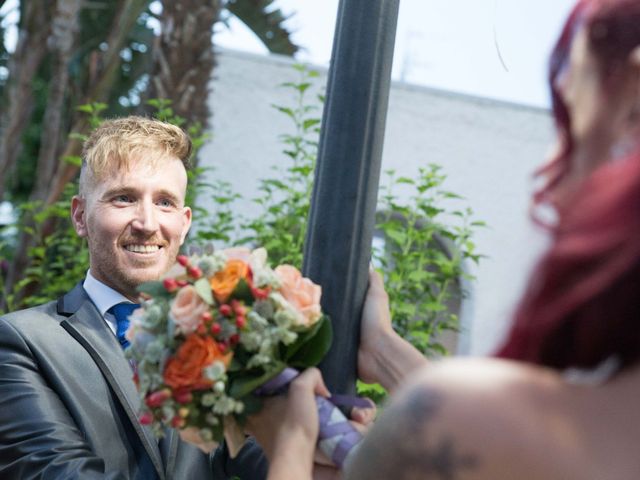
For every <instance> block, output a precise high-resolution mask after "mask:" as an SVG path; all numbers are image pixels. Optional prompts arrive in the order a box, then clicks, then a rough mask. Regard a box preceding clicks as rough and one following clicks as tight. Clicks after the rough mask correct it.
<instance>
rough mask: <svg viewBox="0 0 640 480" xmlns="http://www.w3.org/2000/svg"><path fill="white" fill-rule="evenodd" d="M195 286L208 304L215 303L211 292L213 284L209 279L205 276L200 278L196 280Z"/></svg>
mask: <svg viewBox="0 0 640 480" xmlns="http://www.w3.org/2000/svg"><path fill="white" fill-rule="evenodd" d="M193 286H194V287H195V289H196V292H197V293H198V295H199V296H200V298H202V300H204V302H205V303H206V304H207V305H213V304H214V300H213V294H212V293H211V284H210V283H209V280H207V279H206V278H204V277H203V278H199V279H198V280H196V281H195V283H194V284H193Z"/></svg>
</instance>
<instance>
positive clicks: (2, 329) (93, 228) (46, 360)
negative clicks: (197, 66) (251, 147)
mask: <svg viewBox="0 0 640 480" xmlns="http://www.w3.org/2000/svg"><path fill="white" fill-rule="evenodd" d="M190 155H191V141H190V140H189V138H188V136H187V135H186V134H185V133H184V132H183V131H182V130H181V129H180V128H178V127H175V126H173V125H170V124H166V123H163V122H160V121H157V120H152V119H146V118H141V117H128V118H123V119H117V120H110V121H106V122H104V123H103V124H102V125H101V126H100V127H99V128H98V129H96V130H95V131H94V133H92V135H91V136H90V138H89V139H88V140H87V142H86V143H85V147H84V151H83V166H82V170H81V174H80V183H79V194H78V195H77V196H76V197H74V198H73V201H72V212H71V214H72V220H73V224H74V226H75V229H76V232H77V233H78V235H80V236H82V237H85V238H86V239H87V242H88V246H89V255H90V268H89V271H88V272H87V276H86V278H85V279H84V281H83V282H81V283H79V284H78V285H77V286H76V287H75V288H74V289H73V290H72V291H71V292H69V293H68V294H66V295H65V296H63V297H61V298H60V299H58V300H57V301H54V302H50V303H47V304H45V305H41V306H39V307H35V308H31V309H27V310H22V311H18V312H14V313H11V314H8V315H6V316H4V317H1V318H0V478H2V479H31V478H44V479H75V478H78V479H90V478H101V479H102V478H108V479H145V480H147V479H165V478H166V479H170V478H176V479H192V478H229V477H233V476H238V477H240V478H241V479H242V480H248V479H252V478H263V477H265V476H266V468H267V467H266V461H265V460H264V457H263V456H262V453H261V451H260V449H259V447H258V446H257V444H254V443H253V442H248V443H247V445H245V446H244V447H243V449H242V450H241V452H240V454H239V456H238V457H236V459H235V460H233V461H231V460H230V459H229V458H228V456H227V454H226V452H225V451H224V450H223V449H219V450H218V451H217V452H216V454H215V455H211V456H208V455H205V454H204V453H202V452H201V451H200V450H199V449H197V448H196V447H194V446H193V445H190V444H188V443H185V442H183V441H182V440H181V439H180V438H179V435H178V434H177V432H175V431H171V430H168V431H167V435H166V436H165V437H164V438H163V439H162V440H161V441H159V442H158V440H157V439H156V438H155V437H154V436H153V434H152V433H151V431H150V430H149V429H148V428H147V427H145V426H143V425H141V424H140V422H139V421H138V418H137V411H138V407H139V404H140V398H139V395H138V393H137V391H136V387H135V385H134V382H133V379H132V370H131V366H130V365H129V363H128V361H127V360H126V358H125V356H124V353H123V350H122V347H121V343H124V342H126V340H125V339H124V338H123V336H124V335H123V333H124V327H123V324H122V323H121V322H120V318H119V315H118V314H117V307H116V309H115V310H114V307H115V306H116V305H122V304H125V305H126V304H131V303H134V302H135V301H136V297H137V293H136V288H137V286H138V285H140V284H141V283H142V282H145V281H149V280H156V279H158V278H160V277H161V276H162V275H163V274H164V273H165V272H166V271H167V270H168V269H169V268H170V267H171V266H172V265H173V263H174V261H175V258H176V255H177V253H178V249H179V248H180V245H182V243H183V241H184V239H185V237H186V235H187V232H188V230H189V227H190V225H191V209H190V208H189V207H188V206H185V194H186V187H187V168H188V160H189V157H190ZM119 340H120V341H119Z"/></svg>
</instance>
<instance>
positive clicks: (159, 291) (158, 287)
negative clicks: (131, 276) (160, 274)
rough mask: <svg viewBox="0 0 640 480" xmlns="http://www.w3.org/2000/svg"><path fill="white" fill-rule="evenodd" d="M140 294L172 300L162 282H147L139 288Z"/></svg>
mask: <svg viewBox="0 0 640 480" xmlns="http://www.w3.org/2000/svg"><path fill="white" fill-rule="evenodd" d="M138 292H140V293H146V294H147V295H150V296H152V297H154V298H155V297H162V298H170V297H171V294H170V293H169V292H167V290H166V288H164V285H163V284H162V282H158V281H154V282H145V283H143V284H142V285H140V286H139V287H138Z"/></svg>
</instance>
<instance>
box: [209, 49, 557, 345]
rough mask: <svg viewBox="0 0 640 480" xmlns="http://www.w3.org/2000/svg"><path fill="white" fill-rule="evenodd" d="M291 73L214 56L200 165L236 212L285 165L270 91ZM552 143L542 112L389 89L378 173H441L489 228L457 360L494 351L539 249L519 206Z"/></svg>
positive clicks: (278, 61) (251, 59)
mask: <svg viewBox="0 0 640 480" xmlns="http://www.w3.org/2000/svg"><path fill="white" fill-rule="evenodd" d="M291 64H292V62H291V60H289V59H288V58H284V57H278V56H270V57H264V56H257V55H252V54H246V53H239V52H232V51H222V52H220V56H219V65H218V68H217V69H216V75H215V79H214V81H213V82H212V94H211V95H210V98H209V99H208V101H209V104H210V107H211V110H212V112H213V119H212V131H213V139H212V141H210V142H209V143H208V144H207V145H205V147H204V148H203V151H202V154H201V162H202V163H203V164H205V165H212V166H215V169H216V170H215V175H216V176H217V177H218V178H221V179H225V180H228V181H229V182H231V183H232V184H233V185H234V189H235V190H236V191H238V192H240V193H241V194H242V195H243V196H244V198H245V199H244V200H243V201H242V202H239V203H238V204H237V208H238V210H239V211H244V212H254V214H256V215H257V214H258V213H259V210H257V209H256V206H255V205H254V204H252V203H251V201H250V199H251V198H253V197H255V192H256V186H257V180H258V179H259V178H261V177H265V176H267V175H269V172H270V167H271V166H272V165H274V164H276V163H278V162H286V157H285V156H284V155H283V154H282V153H281V145H280V143H279V142H278V135H280V134H282V133H285V132H292V124H291V122H290V120H288V119H287V118H286V116H284V115H282V114H280V113H278V112H276V111H275V110H274V109H273V108H272V107H271V105H272V104H278V105H287V104H291V102H292V95H291V93H290V91H288V90H287V89H284V88H282V87H278V85H279V84H281V83H283V82H286V81H296V80H297V79H298V76H297V75H298V74H297V72H296V71H295V70H294V69H293V68H292V66H291ZM320 72H321V76H320V78H319V80H318V84H319V85H324V84H325V83H326V72H325V71H323V70H320ZM320 113H321V112H318V115H320ZM551 138H552V133H551V121H550V118H549V115H548V112H546V111H544V110H539V109H533V108H530V107H522V106H517V105H512V104H506V103H499V102H495V101H489V100H483V99H478V98H473V97H468V96H462V95H456V94H452V93H446V92H442V91H437V90H432V89H427V88H422V87H412V86H409V85H405V84H398V83H396V84H394V85H393V87H392V92H391V96H390V100H389V113H388V118H387V132H386V137H385V147H384V157H383V169H388V168H393V169H395V170H396V171H397V172H398V174H399V175H406V176H411V175H415V173H416V172H417V169H418V166H420V165H426V164H427V163H431V162H433V163H438V164H440V165H442V166H443V169H444V172H445V173H446V174H447V176H448V179H447V182H446V184H445V187H446V188H447V189H449V190H452V191H454V192H456V193H459V194H461V195H464V196H465V197H466V198H467V200H468V202H467V203H468V205H470V206H471V207H472V208H473V210H474V211H475V216H476V217H477V218H478V219H482V220H484V221H486V222H487V223H488V224H489V228H486V229H483V230H482V231H479V232H478V234H477V235H476V238H475V240H476V243H477V244H478V250H479V251H480V252H481V253H483V254H485V255H487V257H488V258H485V259H484V260H483V261H482V262H481V264H480V266H479V267H478V268H476V267H475V266H474V265H470V266H469V269H470V271H471V273H473V274H474V275H475V276H476V281H475V282H474V283H473V285H472V288H471V295H470V296H469V298H468V299H467V300H466V301H465V302H464V307H463V308H464V311H463V313H464V315H463V323H464V332H463V335H462V338H461V342H460V350H461V353H472V354H485V353H489V352H491V351H492V350H493V349H494V348H495V346H496V345H497V343H498V342H499V341H500V339H501V337H502V335H503V333H504V330H505V328H506V326H507V325H508V321H509V317H510V314H511V311H512V308H513V305H514V302H515V301H516V300H517V298H518V296H519V294H520V292H521V290H522V287H523V285H524V281H525V279H526V275H527V272H528V271H529V270H530V267H531V265H532V263H533V261H534V259H535V258H536V256H537V255H538V253H539V251H540V250H541V247H542V245H543V244H544V235H543V234H542V233H541V232H539V231H537V230H536V229H535V228H534V227H533V226H532V225H531V222H530V220H529V218H528V215H527V207H528V201H529V192H530V190H531V173H532V172H533V170H534V168H535V166H536V165H537V164H539V163H540V162H541V161H542V160H543V159H544V155H545V152H546V149H547V145H548V144H549V143H550V140H551Z"/></svg>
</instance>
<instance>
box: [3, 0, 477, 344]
mask: <svg viewBox="0 0 640 480" xmlns="http://www.w3.org/2000/svg"><path fill="white" fill-rule="evenodd" d="M54 3H55V2H54ZM116 3H117V4H118V5H116ZM271 3H272V2H270V1H263V2H256V1H246V2H242V1H240V0H237V1H235V2H232V1H230V2H227V3H224V4H218V3H217V2H204V1H202V2H196V1H184V2H157V1H156V2H149V1H137V2H136V1H133V0H132V1H125V0H121V1H119V2H99V1H97V2H91V3H90V4H86V5H89V6H85V7H84V8H81V7H80V5H81V3H79V2H75V3H74V2H72V1H62V0H58V2H57V3H55V8H54V4H53V3H51V2H49V3H47V4H46V5H47V6H48V7H47V8H49V9H50V10H49V14H50V15H49V16H48V17H47V18H41V16H40V14H41V13H42V11H38V12H35V11H34V10H33V9H37V7H40V8H44V6H43V4H42V3H39V2H37V1H34V0H32V1H29V2H27V1H23V2H21V3H20V9H21V27H23V28H22V29H21V42H23V44H31V46H32V47H33V42H34V38H35V37H37V36H38V35H39V32H40V31H39V30H37V28H45V30H46V31H49V32H50V36H49V38H54V40H55V38H57V37H56V36H55V35H54V34H53V33H52V32H54V31H55V30H56V28H58V30H59V29H60V28H61V27H60V25H62V26H66V28H67V31H66V33H67V43H65V42H64V39H63V40H60V44H59V45H58V46H55V41H53V42H50V43H52V44H53V46H52V45H50V46H49V51H48V52H44V53H43V52H40V54H41V57H38V58H36V59H33V58H32V56H33V52H31V51H28V50H23V47H21V45H23V44H20V42H19V46H18V48H17V49H16V51H15V52H14V53H13V54H10V53H8V52H6V50H0V66H2V65H6V66H7V68H8V72H9V74H8V76H7V77H6V78H5V79H4V80H3V81H2V83H0V89H1V90H0V95H2V97H1V98H2V102H3V103H2V112H3V115H2V124H1V125H2V130H1V131H0V133H1V135H0V168H2V169H3V171H4V172H5V173H6V172H12V173H11V174H9V175H6V174H3V180H4V184H3V186H2V187H0V193H2V195H3V196H4V198H5V199H7V200H9V201H11V202H12V203H13V204H14V205H16V207H17V208H18V211H19V214H20V215H19V219H18V222H17V224H16V225H14V226H11V227H10V228H9V229H4V231H3V234H2V236H1V237H0V253H1V254H2V275H0V282H1V283H2V285H0V286H2V289H3V291H4V295H3V298H2V302H1V304H0V312H1V311H8V310H13V309H17V308H22V307H26V306H30V305H35V304H39V303H42V302H43V301H45V300H49V299H53V298H55V297H57V296H58V295H60V294H62V293H64V292H66V291H67V290H69V289H70V288H71V287H72V286H73V285H74V284H75V283H76V282H77V281H78V280H79V279H80V278H82V277H83V275H84V272H85V271H86V269H87V266H88V254H87V252H86V248H85V245H84V242H83V241H82V240H80V239H78V238H77V237H76V236H75V233H74V232H73V230H72V227H71V225H70V223H69V221H68V211H69V201H70V197H71V195H72V194H73V193H74V191H75V185H74V179H75V175H76V174H77V169H78V165H79V148H80V145H81V142H82V140H83V139H84V138H85V137H86V134H87V133H88V132H89V131H90V129H91V128H93V127H95V126H96V125H97V124H98V123H99V121H100V119H101V118H102V117H110V116H116V115H124V114H128V113H133V112H136V113H139V112H142V113H153V114H154V115H156V116H157V117H159V118H161V119H163V120H167V121H171V122H173V123H176V124H178V125H180V126H182V127H184V128H185V129H187V130H188V131H189V133H190V134H191V136H192V138H193V139H194V143H195V145H196V153H195V159H194V160H195V164H196V168H195V170H194V171H193V172H192V174H191V182H190V185H191V187H190V191H189V198H188V200H189V203H190V204H192V205H196V203H195V202H194V200H195V198H196V196H198V197H199V198H203V199H206V200H201V201H199V202H198V205H203V204H207V209H206V210H204V209H202V208H201V207H197V206H196V207H195V208H196V212H195V215H194V217H195V219H196V225H195V227H194V231H193V234H192V238H191V240H192V241H193V242H194V243H202V242H214V243H216V244H217V245H223V244H224V245H229V244H233V243H237V244H246V245H261V246H265V247H266V248H267V249H268V251H269V253H270V258H271V260H272V261H273V262H274V263H275V264H277V263H291V264H294V265H296V266H298V267H299V266H301V264H302V246H303V241H304V238H305V234H306V221H305V220H304V219H306V216H307V213H308V211H309V200H310V196H311V187H312V173H313V170H314V166H315V159H316V155H317V141H318V133H319V125H320V119H319V114H320V113H319V112H320V107H321V102H322V98H321V97H320V98H309V91H310V89H309V87H310V86H311V85H312V83H313V82H314V81H315V78H316V76H317V75H316V74H315V72H313V71H310V70H308V69H306V68H305V67H302V66H298V67H296V69H297V71H298V74H299V80H298V81H294V82H290V83H287V84H285V85H284V87H286V88H288V89H290V91H291V95H292V96H291V98H292V101H291V104H289V105H279V106H276V109H277V110H278V111H279V112H280V113H281V114H282V115H285V116H287V117H288V118H289V119H290V120H291V131H290V132H285V133H284V134H283V135H282V137H281V138H282V145H283V159H282V163H281V165H280V167H279V168H278V169H277V170H276V171H274V173H273V175H272V176H270V177H269V178H264V179H261V181H260V187H259V191H258V194H257V197H256V198H255V199H254V201H255V202H256V204H257V205H258V207H259V209H260V210H261V213H260V215H259V216H257V217H242V216H239V215H238V213H237V212H236V211H235V210H234V202H235V201H236V200H238V198H239V195H238V194H237V193H236V192H235V191H234V187H233V185H231V184H229V183H225V182H220V181H215V182H212V183H207V182H206V181H204V180H203V178H204V175H202V174H203V173H204V169H202V168H201V167H198V166H197V163H198V162H197V149H198V147H199V146H201V145H202V143H203V142H204V141H206V138H207V136H206V135H205V134H204V133H203V132H206V131H208V124H207V122H208V119H209V118H210V115H211V112H208V111H207V110H206V108H207V107H206V105H207V102H202V101H201V99H202V98H203V97H204V96H206V95H207V88H208V84H209V81H210V79H211V74H212V69H213V68H214V66H215V59H214V58H212V57H211V56H212V55H213V53H212V52H213V50H212V49H211V35H210V34H211V28H212V26H213V24H215V23H216V22H218V21H220V19H221V18H224V17H225V15H231V14H236V15H237V16H238V17H239V18H241V19H244V20H246V21H247V22H255V25H256V27H255V28H256V30H258V31H262V36H263V37H264V39H265V42H271V43H267V46H269V47H270V48H271V49H272V51H278V52H280V53H292V52H294V51H295V49H296V46H295V45H293V44H291V42H290V41H288V36H287V32H286V30H284V29H283V28H282V26H281V23H282V21H283V19H284V18H283V17H282V15H281V14H279V12H278V11H277V10H274V9H272V8H269V7H270V4H271ZM158 5H161V6H162V9H161V10H160V11H158V10H157V8H156V7H158ZM74 7H76V8H75V10H74ZM56 8H57V10H56ZM65 8H66V10H65ZM123 9H124V10H123ZM123 11H126V12H129V13H130V14H133V16H132V17H131V16H129V17H125V16H123V14H122V12H123ZM65 15H66V16H65ZM63 17H64V18H63ZM131 18H133V19H135V21H131ZM56 19H58V20H56ZM62 20H66V23H65V22H63V21H62ZM152 20H153V21H155V22H156V25H158V24H159V25H160V28H159V30H157V31H156V29H155V27H153V25H154V22H153V21H152ZM56 21H57V23H56ZM194 22H195V24H194ZM202 22H204V23H205V25H204V30H202V28H203V25H202ZM32 23H33V25H32ZM176 25H182V26H183V28H182V29H180V28H176ZM188 25H191V28H192V31H191V32H189V31H188V29H187V26H188ZM260 29H262V30H260ZM63 30H64V28H63ZM196 31H205V32H208V34H207V35H200V36H199V37H198V38H197V39H195V40H194V35H195V32H196ZM24 32H26V33H24ZM269 32H271V34H269ZM259 36H260V34H259ZM58 37H61V38H62V37H63V35H58ZM38 38H41V37H38ZM261 38H262V37H261ZM30 42H31V43H30ZM187 44H188V45H190V46H191V48H192V49H193V50H195V49H194V48H193V45H196V46H197V48H198V49H199V51H200V52H210V53H207V54H206V55H205V56H204V58H203V57H202V54H200V55H196V56H190V55H189V49H188V48H186V47H185V48H184V49H182V50H181V49H180V48H178V49H176V46H178V47H179V46H180V45H187ZM65 45H66V46H65ZM54 47H55V48H54ZM38 49H39V50H40V51H41V50H43V48H42V45H38ZM176 51H180V52H184V54H183V55H176V54H175V52H176ZM36 60H37V62H36ZM2 62H4V63H2ZM30 62H31V63H33V62H36V63H38V62H39V63H38V64H37V68H35V69H34V70H33V72H35V76H34V78H33V82H31V83H29V84H28V85H24V84H23V83H21V82H20V79H21V78H22V76H23V75H24V71H25V70H26V67H27V66H29V65H31V63H30ZM61 62H62V64H63V65H64V66H65V67H66V72H65V73H64V74H63V73H61V71H62V70H65V69H64V68H62V67H61ZM170 72H183V73H184V74H183V75H182V77H180V78H171V75H169V73H170ZM63 80H64V82H62V81H63ZM61 82H62V84H63V85H64V88H63V92H62V94H60V92H56V91H53V89H52V85H53V84H60V83H61ZM56 99H57V100H56ZM60 99H62V103H60V101H61V100H60ZM54 100H55V101H54ZM193 102H196V103H197V104H198V105H197V108H196V106H194V103H193ZM54 106H57V107H55V109H56V111H57V112H58V113H59V118H55V119H53V120H52V119H51V115H52V114H53V113H52V111H53V110H54ZM10 111H19V112H20V115H19V117H20V118H22V119H24V120H23V123H22V124H20V123H16V122H15V121H14V120H15V119H14V118H13V117H11V118H10V117H9V115H8V112H10ZM48 115H49V116H48ZM50 125H55V126H56V129H50V128H45V127H48V126H50ZM16 129H17V131H18V134H19V135H18V137H16V136H15V135H13V136H10V135H9V132H15V131H16ZM16 138H19V139H20V141H19V142H18V143H17V144H16V143H15V141H16ZM12 142H13V143H12ZM34 172H35V175H34ZM51 179H53V181H51ZM444 181H445V175H444V174H443V173H442V171H441V169H440V168H439V167H438V166H435V165H430V166H428V167H425V168H423V169H421V170H420V171H419V172H416V174H415V175H414V176H412V177H411V178H409V177H400V178H396V176H395V175H394V172H387V181H386V182H385V184H384V185H385V187H384V188H383V190H382V192H381V199H380V200H381V208H382V210H381V213H380V215H379V218H378V225H377V228H378V231H379V234H380V237H381V238H384V242H383V243H382V244H381V245H379V246H378V248H376V249H374V258H375V259H376V262H377V265H378V266H379V267H380V269H381V270H382V271H383V274H384V277H385V281H386V284H387V287H388V290H389V295H390V302H391V309H392V316H393V319H394V323H395V326H396V328H397V329H398V330H399V332H400V333H401V334H402V335H403V336H405V337H406V338H407V339H409V340H410V341H411V342H412V343H413V344H414V345H415V346H416V347H417V348H419V349H420V350H421V351H423V352H424V353H425V354H427V355H442V354H445V353H446V352H445V350H444V348H443V347H442V346H441V345H440V343H439V333H440V332H442V331H444V330H456V329H457V328H458V319H457V316H456V313H455V312H452V311H450V309H449V305H450V303H451V300H452V299H454V297H455V296H457V295H462V294H463V292H461V291H460V280H461V278H464V277H465V275H466V273H465V268H464V261H465V260H471V261H474V262H477V261H478V260H479V258H480V256H479V255H478V253H477V252H476V251H475V245H474V243H473V238H472V236H473V232H474V230H475V229H476V228H478V227H481V226H482V225H483V224H482V222H478V221H475V220H473V218H472V217H473V214H472V212H471V210H470V209H469V208H468V207H466V206H464V202H461V199H460V197H459V196H458V195H456V194H454V193H452V192H449V191H447V190H446V189H445V188H444ZM400 188H402V189H405V190H406V189H410V190H411V192H412V194H411V196H410V200H409V201H408V202H401V201H400V200H399V196H398V195H397V190H398V189H400ZM403 197H404V196H403ZM461 205H462V206H461Z"/></svg>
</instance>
